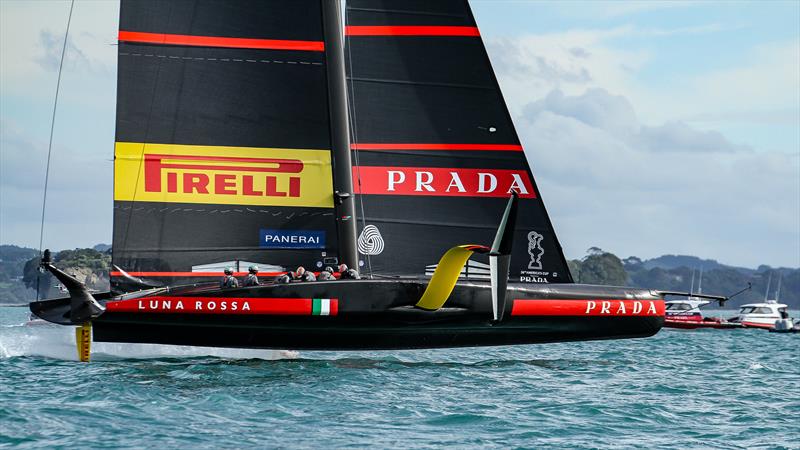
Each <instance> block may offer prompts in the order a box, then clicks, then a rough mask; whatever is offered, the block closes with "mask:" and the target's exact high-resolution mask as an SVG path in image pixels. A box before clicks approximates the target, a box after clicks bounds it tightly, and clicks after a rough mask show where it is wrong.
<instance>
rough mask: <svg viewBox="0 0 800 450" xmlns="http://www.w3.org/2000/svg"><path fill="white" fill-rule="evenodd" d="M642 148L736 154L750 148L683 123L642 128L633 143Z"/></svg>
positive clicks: (712, 132) (715, 132) (720, 135)
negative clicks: (735, 152)
mask: <svg viewBox="0 0 800 450" xmlns="http://www.w3.org/2000/svg"><path fill="white" fill-rule="evenodd" d="M632 142H635V143H636V144H638V145H639V146H640V147H641V148H643V149H646V150H651V151H665V152H734V151H747V150H749V147H747V146H742V145H734V144H732V143H731V142H730V141H728V140H727V139H725V136H723V135H722V134H721V133H719V132H717V131H701V130H696V129H694V128H692V127H690V126H689V125H686V124H685V123H683V122H668V123H665V124H664V125H661V126H658V127H642V128H641V130H640V132H639V134H638V135H636V136H634V138H633V141H632Z"/></svg>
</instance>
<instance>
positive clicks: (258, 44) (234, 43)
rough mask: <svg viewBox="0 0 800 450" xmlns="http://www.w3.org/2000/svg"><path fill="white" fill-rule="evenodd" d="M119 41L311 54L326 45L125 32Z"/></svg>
mask: <svg viewBox="0 0 800 450" xmlns="http://www.w3.org/2000/svg"><path fill="white" fill-rule="evenodd" d="M119 41H120V42H136V43H141V44H161V45H185V46H190V47H222V48H252V49H259V50H299V51H309V52H323V51H325V43H324V42H322V41H290V40H282V39H250V38H232V37H221V36H193V35H188V34H166V33H143V32H138V31H123V30H120V32H119Z"/></svg>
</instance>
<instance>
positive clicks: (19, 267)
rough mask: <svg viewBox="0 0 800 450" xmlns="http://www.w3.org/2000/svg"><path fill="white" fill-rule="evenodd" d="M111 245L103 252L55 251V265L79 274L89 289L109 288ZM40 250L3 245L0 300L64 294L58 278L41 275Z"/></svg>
mask: <svg viewBox="0 0 800 450" xmlns="http://www.w3.org/2000/svg"><path fill="white" fill-rule="evenodd" d="M109 250H110V248H108V249H106V250H105V251H103V252H100V251H97V250H94V249H91V248H83V249H75V250H62V251H60V252H55V253H54V254H53V261H54V262H55V264H56V265H57V266H58V267H59V268H61V269H63V270H64V271H65V272H67V273H69V274H71V275H73V276H76V277H77V278H78V279H79V280H81V281H83V282H84V283H86V284H87V285H88V286H89V287H90V288H92V289H97V290H101V291H102V290H108V287H109V280H108V268H109V267H110V265H111V255H110V252H109ZM38 267H39V251H38V250H35V249H32V248H25V247H18V246H16V245H0V303H5V304H9V303H11V304H13V303H26V302H30V301H31V300H35V299H36V289H37V287H38V288H39V291H40V297H41V298H46V297H54V296H59V295H63V294H62V293H60V292H59V290H58V289H57V287H56V286H57V284H58V282H57V280H55V278H53V277H52V276H51V275H50V274H49V273H46V274H40V273H39V272H38V270H37V269H38Z"/></svg>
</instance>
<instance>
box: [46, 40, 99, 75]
mask: <svg viewBox="0 0 800 450" xmlns="http://www.w3.org/2000/svg"><path fill="white" fill-rule="evenodd" d="M63 46H64V35H63V34H56V33H53V32H52V31H50V30H42V31H41V32H39V51H40V52H41V54H40V55H39V56H38V57H36V58H35V61H36V63H37V64H39V65H40V66H41V67H42V68H43V69H45V70H48V71H51V72H55V71H57V70H58V66H59V63H60V62H61V51H62V48H63ZM64 66H65V67H67V68H70V69H74V68H82V69H87V70H91V69H92V63H91V61H90V60H89V58H88V57H87V56H86V54H85V53H84V52H83V51H81V49H80V48H78V46H77V45H76V44H75V42H74V40H73V38H72V37H71V36H70V37H69V38H68V39H67V48H66V52H65V54H64Z"/></svg>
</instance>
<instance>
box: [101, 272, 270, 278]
mask: <svg viewBox="0 0 800 450" xmlns="http://www.w3.org/2000/svg"><path fill="white" fill-rule="evenodd" d="M126 273H127V274H128V275H130V276H132V277H188V278H201V277H220V278H222V276H224V275H225V274H224V273H222V272H126ZM285 273H286V272H259V273H258V275H259V276H264V277H277V276H278V275H283V274H285ZM247 274H248V273H247V272H234V274H233V276H235V277H245V276H247ZM111 276H112V277H123V276H125V275H124V274H123V273H122V272H111Z"/></svg>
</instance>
